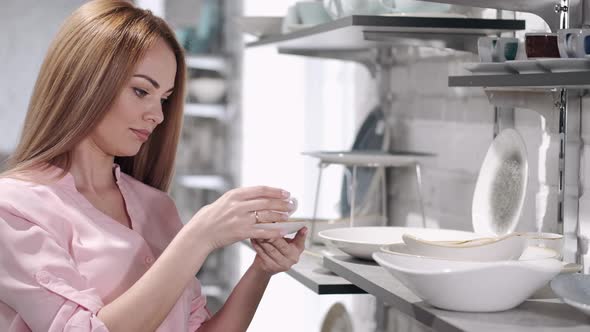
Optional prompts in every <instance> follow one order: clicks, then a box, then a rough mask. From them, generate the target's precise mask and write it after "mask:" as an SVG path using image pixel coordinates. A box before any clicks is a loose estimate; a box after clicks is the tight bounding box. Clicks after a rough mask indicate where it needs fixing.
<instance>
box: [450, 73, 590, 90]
mask: <svg viewBox="0 0 590 332" xmlns="http://www.w3.org/2000/svg"><path fill="white" fill-rule="evenodd" d="M449 86H450V87H483V88H501V89H507V90H510V89H513V90H521V89H536V90H548V89H559V88H568V89H569V88H571V89H588V88H590V71H579V72H565V73H540V74H502V75H465V76H450V77H449Z"/></svg>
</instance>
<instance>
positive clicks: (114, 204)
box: [0, 0, 306, 332]
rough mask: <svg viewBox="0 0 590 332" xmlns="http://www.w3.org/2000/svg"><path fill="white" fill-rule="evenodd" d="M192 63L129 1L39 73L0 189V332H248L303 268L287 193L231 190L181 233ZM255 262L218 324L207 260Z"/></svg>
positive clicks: (80, 31) (61, 36)
mask: <svg viewBox="0 0 590 332" xmlns="http://www.w3.org/2000/svg"><path fill="white" fill-rule="evenodd" d="M184 81H185V64H184V60H183V52H182V50H181V48H180V46H179V45H178V43H177V41H176V40H175V39H174V37H173V33H172V32H171V30H170V28H169V27H168V26H167V25H166V24H165V23H164V22H163V21H162V20H161V19H159V18H157V17H154V16H153V15H152V14H151V13H150V12H148V11H144V10H141V9H137V8H134V7H133V6H132V5H130V4H129V3H127V2H125V1H111V0H106V1H105V0H99V1H91V2H89V3H87V4H85V5H83V6H82V7H80V8H79V9H78V10H77V11H76V12H74V13H73V14H72V15H71V16H70V17H69V18H68V19H67V20H66V22H65V24H64V25H63V27H62V28H61V30H60V32H59V33H58V35H57V37H56V39H55V40H54V42H53V43H52V45H51V47H50V49H49V51H48V54H47V56H46V59H45V61H44V63H43V66H42V68H41V71H40V74H39V77H38V80H37V83H36V85H35V88H34V92H33V95H32V97H31V102H30V105H29V110H28V114H27V117H26V120H25V125H24V129H23V135H22V138H21V141H20V144H19V146H18V148H17V150H16V152H15V154H14V155H13V157H12V162H11V166H10V168H9V171H8V172H7V173H5V174H3V175H2V176H1V177H0V243H1V244H2V248H1V250H0V264H1V265H2V268H0V331H19V332H20V331H155V330H157V331H196V330H198V331H244V330H246V328H247V327H248V324H249V323H250V321H251V319H252V317H253V315H254V312H255V310H256V307H257V305H258V303H259V301H260V298H261V296H262V294H263V292H264V289H265V288H266V285H267V284H268V281H269V279H270V277H271V276H272V275H273V274H275V273H278V272H280V271H285V270H287V269H288V268H290V267H291V265H292V264H294V263H295V262H296V261H297V260H298V258H299V255H300V254H301V252H302V250H303V243H304V239H305V234H306V230H305V229H303V230H301V231H300V232H298V234H297V235H296V236H295V238H294V239H292V240H287V239H284V238H282V235H284V234H280V233H277V231H269V230H262V229H258V228H256V227H255V226H254V224H255V223H256V222H273V221H281V220H285V219H286V218H287V217H288V213H289V212H291V211H292V210H293V209H294V207H293V204H292V203H291V202H290V201H289V199H288V198H289V193H287V192H286V191H283V190H280V189H277V188H269V187H253V188H241V189H235V190H231V191H229V192H228V193H226V194H225V195H223V196H222V197H221V198H220V199H219V200H217V201H216V202H214V203H213V204H210V205H208V206H206V207H204V208H203V209H201V210H200V211H199V212H198V213H197V214H195V215H194V216H193V218H192V219H191V220H190V221H189V222H188V223H187V224H186V225H185V226H184V227H183V226H182V224H181V222H180V219H179V216H178V213H177V211H176V207H175V206H174V203H173V202H172V200H171V199H170V197H169V196H168V195H167V194H166V193H165V191H166V190H167V188H168V186H169V182H170V179H171V176H172V169H173V165H174V157H175V152H176V147H177V142H178V137H179V132H180V128H181V122H182V105H183V102H184ZM248 238H252V239H254V240H252V243H253V247H254V248H255V250H256V252H257V255H256V258H255V259H254V262H253V263H252V265H251V267H250V269H249V270H248V271H247V272H246V273H245V274H244V276H243V277H242V279H241V280H240V282H239V283H238V285H237V286H236V287H235V289H234V290H233V292H232V294H231V296H230V297H229V299H228V300H227V302H226V303H225V305H224V306H223V308H222V309H221V310H220V311H219V312H218V313H217V314H215V315H214V316H213V317H211V316H210V314H209V312H208V311H207V309H206V308H205V297H204V296H203V295H202V294H201V291H200V285H199V282H198V280H197V279H196V278H195V277H194V276H195V274H196V273H197V271H198V270H199V269H200V268H201V266H202V264H203V262H204V260H205V258H206V257H207V255H208V254H209V253H211V252H212V251H213V250H215V249H217V248H221V247H223V246H226V245H228V244H231V243H234V242H236V241H239V240H244V239H248Z"/></svg>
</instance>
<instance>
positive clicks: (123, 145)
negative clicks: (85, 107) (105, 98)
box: [90, 39, 176, 157]
mask: <svg viewBox="0 0 590 332" xmlns="http://www.w3.org/2000/svg"><path fill="white" fill-rule="evenodd" d="M175 76H176V58H175V56H174V53H173V52H172V49H170V47H169V46H168V45H167V44H166V43H165V42H164V40H162V39H159V40H158V42H156V43H155V45H154V46H153V47H152V48H151V49H150V50H148V51H147V53H146V54H145V56H144V57H143V59H142V60H141V61H140V62H139V64H138V65H137V67H136V68H135V71H134V73H133V75H132V77H131V79H130V80H129V81H128V82H127V83H126V84H125V86H124V87H123V90H122V91H121V92H120V93H119V96H118V97H117V99H116V100H115V102H114V104H113V106H112V107H111V109H110V110H109V111H108V112H107V114H106V115H105V117H104V118H103V120H102V121H101V122H100V123H99V124H98V126H97V127H96V129H95V130H94V131H93V132H92V133H91V134H90V139H91V140H92V142H93V143H94V144H95V145H96V146H97V147H98V148H99V149H100V150H102V151H103V152H104V153H105V154H107V155H111V156H119V157H125V156H133V155H135V154H137V153H138V152H139V149H140V148H141V145H142V144H143V143H145V142H146V141H147V140H149V139H150V134H151V133H152V132H153V131H154V129H155V128H156V127H157V126H158V125H159V124H160V123H162V121H164V118H165V116H166V114H164V113H163V110H162V107H163V105H164V103H166V99H167V98H168V97H169V96H170V94H172V90H173V89H174V79H175Z"/></svg>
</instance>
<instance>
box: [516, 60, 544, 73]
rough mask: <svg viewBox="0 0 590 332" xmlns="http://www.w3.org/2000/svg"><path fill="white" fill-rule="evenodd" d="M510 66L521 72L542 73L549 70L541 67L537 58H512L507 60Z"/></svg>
mask: <svg viewBox="0 0 590 332" xmlns="http://www.w3.org/2000/svg"><path fill="white" fill-rule="evenodd" d="M506 64H507V65H508V67H510V68H512V69H514V70H516V71H517V72H518V73H519V74H542V73H547V72H549V71H548V70H547V69H545V68H543V67H541V65H540V64H539V63H538V62H537V60H533V59H531V60H511V61H506Z"/></svg>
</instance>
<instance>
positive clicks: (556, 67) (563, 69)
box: [537, 59, 590, 73]
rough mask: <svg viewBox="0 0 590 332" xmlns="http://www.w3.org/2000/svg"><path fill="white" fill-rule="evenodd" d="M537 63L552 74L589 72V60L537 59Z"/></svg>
mask: <svg viewBox="0 0 590 332" xmlns="http://www.w3.org/2000/svg"><path fill="white" fill-rule="evenodd" d="M537 62H538V63H539V65H540V66H541V67H543V68H546V69H547V70H548V71H550V72H552V73H567V72H578V71H590V59H537Z"/></svg>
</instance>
